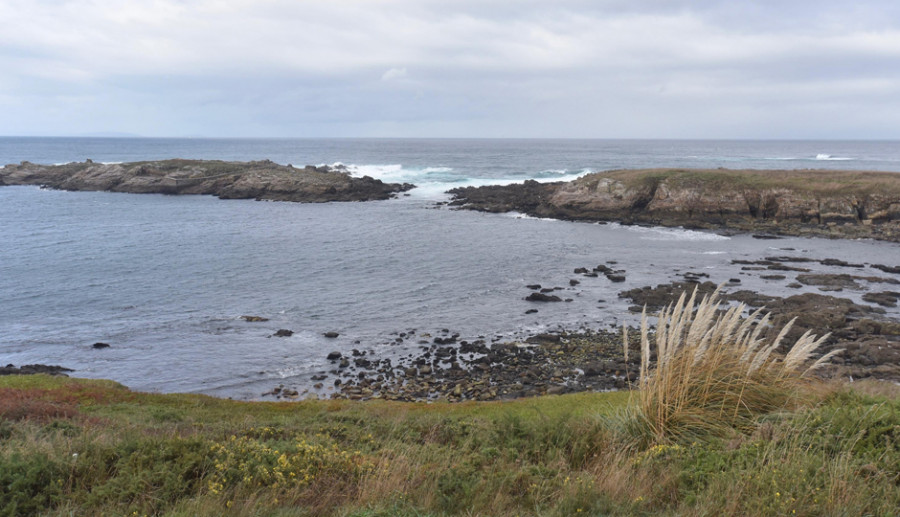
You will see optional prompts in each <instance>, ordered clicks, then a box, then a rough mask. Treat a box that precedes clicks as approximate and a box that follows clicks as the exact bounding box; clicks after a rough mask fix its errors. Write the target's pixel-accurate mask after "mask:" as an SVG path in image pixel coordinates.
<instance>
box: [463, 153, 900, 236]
mask: <svg viewBox="0 0 900 517" xmlns="http://www.w3.org/2000/svg"><path fill="white" fill-rule="evenodd" d="M450 193H451V194H452V195H453V200H452V201H451V203H450V204H451V205H453V206H458V207H461V208H465V209H471V210H482V211H489V212H505V211H519V212H523V213H526V214H529V215H533V216H537V217H551V218H557V219H567V220H580V221H609V222H613V221H615V222H621V223H624V224H653V225H660V226H683V227H687V228H698V229H724V230H733V231H742V232H762V233H774V234H782V235H810V236H826V237H835V238H874V239H881V240H889V241H894V242H900V174H898V173H892V172H866V171H825V170H798V171H785V170H726V169H715V170H702V169H645V170H619V171H608V172H598V173H593V174H588V175H586V176H583V177H581V178H579V179H576V180H574V181H571V182H567V183H561V182H560V183H538V182H535V181H526V182H525V183H522V184H516V185H508V186H489V187H467V188H459V189H454V190H451V191H450Z"/></svg>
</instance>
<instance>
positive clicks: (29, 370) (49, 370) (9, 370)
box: [0, 364, 75, 377]
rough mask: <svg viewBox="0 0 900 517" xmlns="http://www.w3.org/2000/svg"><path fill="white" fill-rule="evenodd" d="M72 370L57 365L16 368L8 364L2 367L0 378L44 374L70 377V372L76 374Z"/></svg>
mask: <svg viewBox="0 0 900 517" xmlns="http://www.w3.org/2000/svg"><path fill="white" fill-rule="evenodd" d="M74 371H75V370H72V369H70V368H64V367H62V366H57V365H48V364H24V365H22V366H19V367H16V366H15V365H12V364H8V365H6V366H0V376H2V375H34V374H38V373H43V374H47V375H58V376H60V377H68V375H67V374H68V373H69V372H74Z"/></svg>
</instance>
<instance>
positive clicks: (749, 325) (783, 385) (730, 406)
mask: <svg viewBox="0 0 900 517" xmlns="http://www.w3.org/2000/svg"><path fill="white" fill-rule="evenodd" d="M718 293H719V290H718V289H717V290H716V291H715V292H714V293H712V294H711V295H708V296H704V297H703V299H702V300H701V301H700V303H699V304H697V305H696V308H695V302H696V298H697V290H696V289H695V290H694V292H693V294H692V295H691V296H690V298H687V293H686V292H685V293H682V295H681V297H680V298H679V299H678V301H677V302H675V303H674V304H670V305H668V306H667V307H665V308H664V309H663V310H662V311H660V313H659V319H658V322H657V326H656V332H655V336H654V340H653V341H654V342H655V347H654V346H653V344H651V338H650V333H649V330H648V323H647V312H646V309H645V310H644V313H643V316H642V318H641V368H640V380H639V384H638V387H639V390H638V392H637V394H636V395H635V399H636V400H633V401H632V404H631V406H630V410H629V411H630V413H629V416H628V419H627V422H628V427H629V431H630V432H631V434H632V435H633V436H635V437H636V438H637V439H638V441H639V442H641V443H644V444H647V443H678V442H680V443H690V442H693V441H695V440H698V439H703V438H707V437H710V436H719V437H724V436H727V435H728V434H730V433H733V432H735V431H737V432H741V433H745V432H749V431H751V430H752V429H753V427H754V423H755V421H756V419H757V418H758V417H759V416H760V415H764V414H766V413H770V412H773V411H777V410H781V409H785V408H787V407H788V406H790V405H791V404H792V403H795V402H797V401H798V400H799V395H800V393H801V392H802V390H801V388H802V386H803V385H804V384H805V383H806V382H807V379H808V374H809V373H810V372H812V371H813V370H816V369H817V368H819V367H820V366H822V365H824V364H825V363H826V362H827V361H828V360H829V359H830V358H831V357H832V356H833V355H835V354H837V353H839V352H840V350H834V351H832V352H829V353H828V354H825V355H824V356H822V357H821V358H819V359H818V360H816V361H811V359H812V357H813V354H814V352H815V351H816V349H817V348H818V347H819V346H820V345H821V344H822V343H823V342H824V341H825V340H826V339H827V338H828V334H826V335H825V336H822V337H821V338H818V339H816V336H814V335H812V334H811V333H810V332H809V331H807V332H806V333H805V334H803V335H802V336H801V337H800V338H799V339H798V340H797V341H796V342H795V343H794V344H793V346H791V347H790V348H788V349H787V352H786V353H784V354H782V353H779V352H778V349H779V346H780V345H781V342H782V340H783V339H784V336H785V335H786V334H787V333H788V331H789V330H790V328H791V326H792V324H793V322H794V320H791V321H790V322H788V324H787V325H785V326H784V328H782V329H781V331H780V332H779V333H778V335H777V336H776V337H775V338H774V339H773V340H772V341H770V342H769V341H767V340H766V339H765V338H764V337H761V336H763V335H764V333H766V331H768V330H769V329H770V328H771V325H770V324H769V314H765V315H764V314H763V309H759V310H756V311H755V312H753V313H751V314H750V315H749V316H748V317H743V313H744V310H745V309H746V307H745V305H744V304H743V303H742V304H739V305H736V306H733V307H730V308H725V309H723V308H722V307H721V304H720V302H719V301H718ZM625 341H626V342H625V349H626V350H627V349H628V343H627V334H626V336H625ZM654 353H655V357H656V360H655V364H653V365H652V366H651V355H653V354H654Z"/></svg>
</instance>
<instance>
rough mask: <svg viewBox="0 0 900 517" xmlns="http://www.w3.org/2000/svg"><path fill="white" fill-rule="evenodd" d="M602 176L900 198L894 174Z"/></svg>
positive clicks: (628, 181) (634, 183)
mask: <svg viewBox="0 0 900 517" xmlns="http://www.w3.org/2000/svg"><path fill="white" fill-rule="evenodd" d="M598 176H603V177H608V178H612V179H615V180H618V181H621V182H623V183H624V184H625V185H626V186H628V187H632V188H634V187H639V186H641V185H644V184H645V182H647V181H662V180H665V181H666V182H668V183H669V184H670V185H681V186H685V187H690V186H698V185H700V184H702V185H704V186H705V187H706V188H711V189H714V190H722V191H742V190H744V189H751V190H752V189H782V188H786V189H791V190H795V191H798V192H807V193H809V194H812V195H819V196H826V197H828V196H846V195H848V194H867V193H869V194H879V195H894V196H896V195H900V176H898V175H897V174H896V173H894V172H878V171H841V170H809V169H804V170H755V169H741V170H732V169H642V170H616V171H606V172H602V173H599V174H598ZM585 178H591V176H586V177H585ZM583 181H587V179H585V180H583Z"/></svg>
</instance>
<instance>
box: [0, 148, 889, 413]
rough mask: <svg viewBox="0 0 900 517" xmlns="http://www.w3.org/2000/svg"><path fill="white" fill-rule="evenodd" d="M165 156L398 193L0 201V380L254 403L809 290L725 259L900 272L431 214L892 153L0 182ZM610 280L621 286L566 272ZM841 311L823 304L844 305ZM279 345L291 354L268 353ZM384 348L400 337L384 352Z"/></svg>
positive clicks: (711, 239) (216, 154) (663, 234)
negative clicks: (342, 180)
mask: <svg viewBox="0 0 900 517" xmlns="http://www.w3.org/2000/svg"><path fill="white" fill-rule="evenodd" d="M174 157H180V158H203V159H226V160H259V159H271V160H273V161H276V162H279V163H284V164H287V163H291V164H294V165H297V166H302V165H306V164H335V163H342V164H345V165H346V166H347V167H348V168H349V169H350V170H351V171H352V172H353V173H354V174H356V175H360V176H361V175H370V176H373V177H378V178H380V179H383V180H385V181H404V182H410V183H414V184H416V185H419V188H417V189H414V190H413V191H411V192H410V196H408V197H407V196H401V197H399V198H398V199H394V200H389V201H378V202H366V203H325V204H297V203H280V202H256V201H250V200H229V201H222V200H218V199H216V198H213V197H209V196H163V195H134V194H116V193H106V192H62V191H52V190H44V189H40V188H38V187H20V186H17V187H2V188H0V221H2V223H0V225H2V226H0V227H2V231H0V363H3V364H7V363H12V364H16V365H21V364H29V363H45V364H59V365H63V366H66V367H69V368H73V369H75V370H76V371H75V372H74V373H73V375H77V376H82V377H98V378H110V379H114V380H117V381H119V382H122V383H124V384H126V385H128V386H130V387H133V388H136V389H141V390H158V391H167V392H171V391H183V392H201V393H208V394H213V395H219V396H232V397H238V398H258V397H259V396H260V395H261V393H263V392H264V391H267V390H268V389H271V388H272V387H273V386H276V385H278V384H282V383H284V384H285V385H288V386H295V387H298V388H309V387H310V386H311V385H312V381H311V377H312V376H314V375H316V374H318V373H321V372H326V371H328V370H329V369H330V368H331V367H330V365H329V363H328V361H327V360H326V359H325V356H326V355H327V354H328V353H329V352H331V351H340V352H343V353H347V352H349V351H350V350H352V349H358V350H362V351H366V352H369V353H372V354H375V355H376V356H380V357H400V356H403V355H405V354H410V353H415V352H416V351H417V347H418V345H417V344H416V342H417V341H418V340H419V339H420V338H421V337H422V336H424V335H425V334H432V335H439V334H440V333H441V331H443V330H444V329H447V330H449V331H450V332H454V333H459V334H460V335H461V338H462V339H466V338H468V339H476V338H478V337H480V336H483V337H484V338H485V339H488V340H490V339H495V338H501V339H514V338H517V337H522V336H524V335H528V334H530V333H536V332H543V331H547V330H554V329H578V328H581V327H588V328H610V327H616V326H619V325H621V324H622V323H634V322H635V318H636V317H635V316H634V315H633V314H631V313H629V312H628V310H627V308H628V302H627V300H623V299H620V298H619V297H618V293H619V292H621V291H623V290H626V289H630V288H633V287H641V286H645V285H656V284H660V283H666V282H670V281H672V280H677V279H680V278H681V275H683V273H685V272H689V271H691V272H697V273H705V274H708V275H709V280H711V281H713V282H716V283H720V282H725V281H727V280H729V279H731V278H737V279H740V280H741V284H740V286H741V287H740V288H744V289H753V290H757V291H760V292H763V293H766V294H772V295H788V294H796V293H797V292H803V291H804V290H811V289H813V290H814V288H804V289H800V290H793V289H788V288H787V287H786V285H787V284H788V283H790V282H791V281H792V277H793V276H795V275H796V273H790V272H789V273H787V276H788V278H787V279H785V280H783V281H771V280H765V279H762V278H760V276H759V274H758V273H756V274H753V273H750V272H746V271H742V270H741V269H740V266H738V265H732V264H731V261H732V260H734V259H745V260H747V259H749V260H757V259H761V258H763V257H765V256H770V255H794V256H802V257H806V258H813V259H824V258H836V259H841V260H846V261H850V262H866V263H869V264H888V265H892V266H898V265H900V253H898V251H900V246H898V245H897V244H892V243H882V242H873V241H867V240H863V241H831V240H824V239H801V238H786V239H780V240H774V241H763V240H757V239H753V238H752V237H751V236H746V235H739V236H722V235H718V234H716V233H712V232H697V231H691V230H684V229H664V228H644V227H629V226H620V225H617V224H607V225H600V224H588V223H571V222H563V221H550V220H540V219H535V218H529V217H524V216H522V215H521V214H482V213H474V212H467V211H457V210H452V209H449V208H447V207H445V206H442V205H439V204H438V203H437V202H440V201H442V200H446V199H447V195H446V194H444V192H445V191H446V190H447V189H448V188H452V187H454V186H464V185H482V184H497V183H508V182H513V181H523V180H525V179H536V180H538V181H553V180H565V179H571V178H574V177H577V176H579V175H582V174H585V173H587V172H590V171H599V170H607V169H614V168H638V167H657V166H677V167H729V168H839V169H848V168H852V169H864V170H888V171H894V170H900V151H898V146H897V145H896V144H895V143H891V142H724V141H723V142H718V141H684V142H679V141H603V140H599V141H593V140H584V141H575V140H348V139H335V140H328V139H322V140H290V139H283V140H205V139H75V138H71V139H70V138H58V139H56V138H53V139H49V138H48V139H44V138H0V163H18V162H20V161H23V160H27V161H32V162H36V163H66V162H69V161H82V160H84V159H87V158H91V159H93V160H94V161H103V162H116V161H137V160H147V159H164V158H174ZM610 262H613V263H614V264H610V267H614V268H617V269H623V270H625V276H626V280H625V282H623V283H615V284H614V283H611V282H610V281H609V280H607V279H606V278H605V277H603V276H600V277H599V278H584V277H581V276H579V275H575V274H574V273H573V270H574V269H575V268H578V267H588V268H591V267H594V266H597V265H599V264H607V263H610ZM819 269H821V270H822V271H826V272H835V273H838V272H841V273H843V272H849V273H853V274H860V275H880V274H881V272H879V271H877V270H872V269H871V268H864V269H863V270H860V271H859V272H855V271H854V270H853V269H849V270H848V269H847V268H834V267H833V268H827V267H822V268H819ZM570 279H577V280H579V281H580V284H578V285H576V286H570V285H569V280H570ZM529 284H541V285H542V286H544V287H561V288H562V289H561V290H560V291H558V292H557V293H556V294H559V295H560V296H561V297H563V298H566V299H571V300H572V301H570V302H561V303H549V304H540V305H538V304H535V303H531V302H527V301H525V300H524V297H525V296H526V295H527V294H528V293H529V292H530V291H529V290H528V289H527V288H526V287H525V286H526V285H529ZM862 294H863V293H862V292H849V291H848V292H845V293H841V294H840V295H841V296H845V297H847V298H851V299H854V300H855V301H857V302H862V300H861V295H862ZM534 308H537V309H538V312H537V313H531V314H526V311H528V310H529V309H534ZM893 312H896V311H893ZM242 315H255V316H263V317H266V318H269V321H268V322H259V323H251V322H246V321H243V320H242V319H241V318H240V316H242ZM894 315H895V316H897V315H900V314H894ZM279 329H289V330H292V331H294V334H293V335H292V336H290V337H271V336H272V335H273V334H274V333H275V332H276V331H277V330H279ZM325 332H337V333H339V334H340V335H339V337H338V338H335V339H329V338H325V337H324V336H323V334H324V333H325ZM400 333H404V334H407V335H408V336H416V337H413V338H411V339H405V340H403V342H402V343H399V344H398V343H397V337H398V336H399V334H400ZM96 342H103V343H108V344H110V347H109V348H106V349H102V350H98V349H94V348H93V347H92V345H93V343H96ZM321 394H322V395H324V396H327V394H328V393H327V388H326V389H325V390H324V391H323V392H322V393H321Z"/></svg>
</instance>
